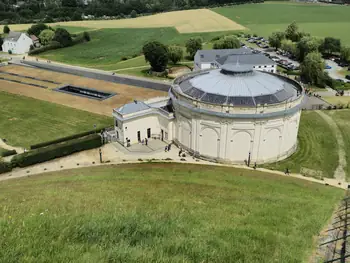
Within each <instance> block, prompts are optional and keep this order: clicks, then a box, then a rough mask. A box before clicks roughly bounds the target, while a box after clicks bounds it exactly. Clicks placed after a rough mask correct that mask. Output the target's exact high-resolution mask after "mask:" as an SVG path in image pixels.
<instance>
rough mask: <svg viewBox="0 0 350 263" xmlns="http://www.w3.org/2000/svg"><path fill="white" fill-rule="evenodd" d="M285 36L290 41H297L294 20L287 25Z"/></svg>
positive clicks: (296, 29)
mask: <svg viewBox="0 0 350 263" xmlns="http://www.w3.org/2000/svg"><path fill="white" fill-rule="evenodd" d="M285 36H286V38H287V39H289V40H292V41H298V25H297V23H296V22H295V21H293V22H292V23H291V24H289V25H288V27H287V29H286V31H285Z"/></svg>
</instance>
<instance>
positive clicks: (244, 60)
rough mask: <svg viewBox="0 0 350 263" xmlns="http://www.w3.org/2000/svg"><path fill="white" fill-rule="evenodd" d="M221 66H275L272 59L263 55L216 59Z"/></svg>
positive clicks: (229, 56)
mask: <svg viewBox="0 0 350 263" xmlns="http://www.w3.org/2000/svg"><path fill="white" fill-rule="evenodd" d="M216 62H218V63H219V64H220V65H224V64H240V65H275V64H276V62H274V61H273V60H272V59H270V58H268V57H267V56H265V55H263V54H253V53H251V54H245V55H232V54H231V55H226V56H223V57H220V58H218V59H216Z"/></svg>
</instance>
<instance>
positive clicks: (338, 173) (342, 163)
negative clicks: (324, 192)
mask: <svg viewBox="0 0 350 263" xmlns="http://www.w3.org/2000/svg"><path fill="white" fill-rule="evenodd" d="M316 112H317V113H318V114H319V115H320V116H321V117H322V118H323V119H324V120H325V121H326V122H327V123H328V124H329V126H330V127H331V129H332V131H333V132H334V135H335V138H336V140H337V144H338V156H339V161H338V167H337V169H336V170H335V171H334V178H335V179H337V180H339V181H341V182H345V181H346V173H345V170H344V168H345V167H346V157H345V156H346V155H345V144H344V139H343V135H342V134H341V131H340V130H339V127H338V125H337V124H336V122H335V121H334V120H333V119H332V118H331V117H330V116H328V115H327V114H325V113H324V112H322V111H316Z"/></svg>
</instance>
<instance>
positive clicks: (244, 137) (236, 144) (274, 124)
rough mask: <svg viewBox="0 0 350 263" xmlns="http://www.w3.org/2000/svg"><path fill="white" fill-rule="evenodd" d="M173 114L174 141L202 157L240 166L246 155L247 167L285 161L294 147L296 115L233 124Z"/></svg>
mask: <svg viewBox="0 0 350 263" xmlns="http://www.w3.org/2000/svg"><path fill="white" fill-rule="evenodd" d="M177 110H178V111H180V112H177V115H176V116H177V119H176V121H175V122H174V125H175V130H176V133H175V135H174V138H175V139H176V141H178V142H179V143H180V146H183V147H185V148H188V149H190V150H192V151H194V152H196V153H197V154H200V155H202V156H203V157H208V158H211V159H216V160H221V161H227V162H234V163H243V162H244V160H248V156H249V153H250V158H251V163H253V162H257V163H264V162H273V161H277V160H280V159H283V158H285V157H287V154H290V153H291V152H292V151H293V150H294V149H295V146H296V143H297V134H298V128H299V118H300V111H298V112H296V113H295V114H293V115H292V116H289V117H283V116H282V117H278V118H274V119H265V120H240V119H236V120H233V119H224V118H220V117H214V116H205V115H201V116H191V113H189V112H187V111H186V110H184V111H183V112H182V114H181V111H182V110H181V109H180V108H178V109H177Z"/></svg>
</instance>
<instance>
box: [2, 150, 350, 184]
mask: <svg viewBox="0 0 350 263" xmlns="http://www.w3.org/2000/svg"><path fill="white" fill-rule="evenodd" d="M101 149H102V158H103V163H100V159H99V158H100V157H99V150H98V149H92V150H88V151H84V152H79V153H76V154H73V155H70V156H66V157H63V158H58V159H55V160H52V161H49V162H45V163H41V164H36V165H33V166H30V167H25V168H16V169H14V170H13V171H11V172H9V173H5V174H1V175H0V181H4V180H8V179H11V178H21V177H28V176H31V175H35V174H41V173H46V172H53V171H61V170H67V169H74V168H80V167H91V166H99V165H118V164H133V163H142V162H172V163H187V164H198V165H216V166H225V167H233V168H241V169H249V170H252V171H253V170H254V169H253V168H250V167H247V166H245V165H227V164H219V163H212V162H207V161H204V160H200V159H195V158H193V157H192V156H186V157H184V158H183V157H179V156H178V152H179V149H178V148H177V147H176V146H175V145H173V146H172V148H171V150H170V151H169V152H164V151H162V150H157V151H154V152H152V153H146V152H130V151H128V150H126V149H125V148H124V147H123V146H121V145H120V144H118V143H109V144H106V145H104V146H102V147H101ZM256 170H257V171H261V172H266V173H272V174H276V175H280V176H288V177H293V178H298V179H302V180H307V181H310V182H315V183H320V184H323V185H324V184H326V185H330V186H334V187H338V188H341V189H347V186H348V184H347V183H346V182H345V181H339V180H336V179H334V178H324V180H318V179H315V178H312V177H306V176H303V175H301V174H290V175H285V174H284V173H283V172H280V171H273V170H268V169H263V168H257V169H256Z"/></svg>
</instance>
